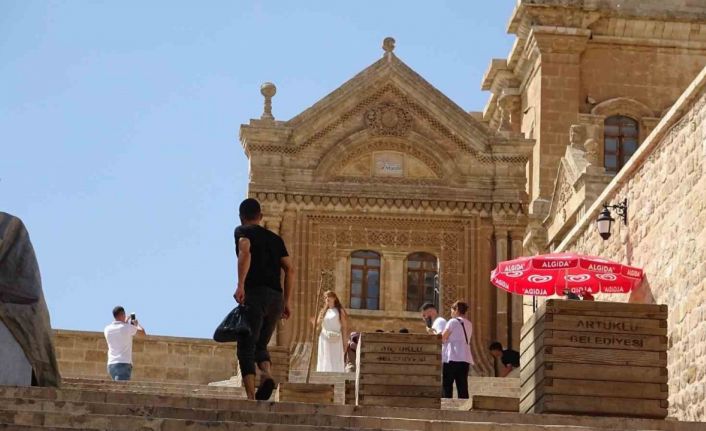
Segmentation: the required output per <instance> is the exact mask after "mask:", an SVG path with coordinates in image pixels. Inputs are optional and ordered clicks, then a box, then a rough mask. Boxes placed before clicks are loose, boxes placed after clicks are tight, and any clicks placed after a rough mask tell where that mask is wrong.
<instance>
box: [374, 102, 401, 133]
mask: <svg viewBox="0 0 706 431" xmlns="http://www.w3.org/2000/svg"><path fill="white" fill-rule="evenodd" d="M365 123H366V124H367V126H368V127H369V128H370V129H371V130H372V132H373V133H374V134H376V135H381V136H405V135H406V134H407V132H409V129H410V128H411V127H412V115H411V114H410V113H409V112H407V111H406V110H404V109H403V108H400V107H399V106H397V105H395V104H392V103H389V102H383V103H380V104H379V105H377V106H375V107H374V108H372V109H370V110H368V112H366V113H365Z"/></svg>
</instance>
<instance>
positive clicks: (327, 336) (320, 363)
mask: <svg viewBox="0 0 706 431" xmlns="http://www.w3.org/2000/svg"><path fill="white" fill-rule="evenodd" d="M343 367H344V364H343V340H342V339H341V318H340V317H339V315H338V310H337V309H335V308H329V309H328V310H326V313H325V314H324V319H323V322H321V334H319V351H318V358H317V360H316V371H324V372H334V373H342V372H343V371H344V369H343Z"/></svg>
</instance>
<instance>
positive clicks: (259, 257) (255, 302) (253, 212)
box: [233, 199, 294, 400]
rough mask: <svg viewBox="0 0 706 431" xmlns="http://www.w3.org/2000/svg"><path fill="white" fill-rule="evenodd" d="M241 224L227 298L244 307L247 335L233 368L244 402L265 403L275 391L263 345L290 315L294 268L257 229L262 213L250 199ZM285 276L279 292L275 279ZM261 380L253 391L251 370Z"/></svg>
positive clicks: (279, 244)
mask: <svg viewBox="0 0 706 431" xmlns="http://www.w3.org/2000/svg"><path fill="white" fill-rule="evenodd" d="M240 221H241V223H242V224H241V225H240V226H238V227H237V228H235V254H236V255H237V256H238V287H237V288H236V290H235V293H234V294H233V296H234V297H235V300H236V301H238V304H242V305H244V306H245V316H246V319H247V321H248V323H249V324H250V329H251V332H252V333H251V334H250V335H249V336H247V337H240V338H239V339H238V363H239V365H240V373H241V375H242V376H243V386H245V392H246V393H247V395H248V398H249V399H257V400H267V399H269V398H270V396H271V395H272V391H273V390H274V388H275V381H274V380H273V379H272V370H271V367H272V363H271V361H270V354H269V352H268V351H267V344H268V343H269V342H270V338H272V334H273V333H274V330H275V328H276V327H277V322H279V320H280V318H283V319H287V318H289V316H290V314H291V310H290V306H289V298H290V297H291V293H292V282H293V280H294V267H293V266H292V262H291V260H290V258H289V255H288V253H287V248H286V247H285V245H284V241H283V240H282V238H280V237H279V235H277V234H275V233H274V232H271V231H269V230H267V229H265V228H264V227H262V226H260V224H259V223H260V222H261V221H262V211H261V209H260V203H259V202H258V201H256V200H255V199H245V200H244V201H243V202H242V203H241V204H240ZM282 270H284V272H285V278H284V291H283V290H282V283H281V278H280V277H281V274H282ZM256 364H257V367H258V368H259V369H260V371H261V373H262V376H261V380H260V387H259V388H258V389H257V392H255V373H256V370H255V365H256Z"/></svg>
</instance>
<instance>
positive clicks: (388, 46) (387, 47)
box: [382, 37, 395, 53]
mask: <svg viewBox="0 0 706 431" xmlns="http://www.w3.org/2000/svg"><path fill="white" fill-rule="evenodd" d="M382 50H383V51H385V53H392V51H394V50H395V38H393V37H386V38H385V39H384V40H383V41H382Z"/></svg>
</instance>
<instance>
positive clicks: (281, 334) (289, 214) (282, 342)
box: [273, 210, 297, 346]
mask: <svg viewBox="0 0 706 431" xmlns="http://www.w3.org/2000/svg"><path fill="white" fill-rule="evenodd" d="M296 216H297V215H296V212H295V211H294V210H287V211H285V212H284V214H283V215H282V218H281V219H279V220H278V221H277V232H279V233H280V235H281V236H282V239H283V240H284V245H285V246H286V247H287V251H288V252H289V255H290V259H292V261H293V262H294V256H293V255H292V254H293V253H296V245H295V244H294V232H295V228H296ZM282 283H284V272H283V273H282ZM296 284H297V283H296V282H295V284H294V289H295V291H296V289H297V285H296ZM294 300H295V298H291V303H292V304H294ZM292 329H293V323H292V322H287V321H283V320H280V322H279V324H278V325H277V331H276V332H275V334H276V335H277V337H276V343H277V345H278V346H289V345H290V344H291V342H292V337H293V331H292ZM273 338H274V337H273Z"/></svg>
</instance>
